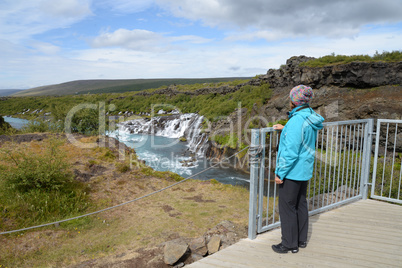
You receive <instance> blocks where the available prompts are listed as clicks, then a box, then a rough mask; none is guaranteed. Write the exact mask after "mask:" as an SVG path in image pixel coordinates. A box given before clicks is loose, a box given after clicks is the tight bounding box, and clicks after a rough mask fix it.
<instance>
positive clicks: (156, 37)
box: [90, 29, 211, 52]
mask: <svg viewBox="0 0 402 268" xmlns="http://www.w3.org/2000/svg"><path fill="white" fill-rule="evenodd" d="M210 41H211V40H210V39H206V38H202V37H199V36H194V35H182V36H168V35H166V34H161V33H156V32H151V31H147V30H142V29H134V30H127V29H118V30H116V31H114V32H111V33H110V32H104V33H101V34H100V35H99V36H98V37H96V38H94V39H93V40H92V41H90V44H91V46H92V47H94V48H102V47H120V48H127V49H131V50H136V51H153V52H166V51H168V50H174V49H179V48H178V47H175V46H174V45H173V43H181V42H187V43H192V44H202V43H207V42H210Z"/></svg>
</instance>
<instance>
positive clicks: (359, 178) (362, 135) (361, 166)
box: [357, 123, 364, 195]
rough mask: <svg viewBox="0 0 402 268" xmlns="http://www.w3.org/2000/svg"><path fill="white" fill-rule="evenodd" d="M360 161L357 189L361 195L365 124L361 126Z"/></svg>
mask: <svg viewBox="0 0 402 268" xmlns="http://www.w3.org/2000/svg"><path fill="white" fill-rule="evenodd" d="M360 136H361V137H360V160H359V168H358V171H359V172H358V173H357V187H359V194H360V195H361V194H362V193H363V190H362V187H361V184H360V181H361V179H362V171H363V157H364V156H363V144H364V143H363V141H364V125H363V123H362V124H361V134H360Z"/></svg>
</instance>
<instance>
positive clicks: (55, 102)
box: [0, 84, 272, 134]
mask: <svg viewBox="0 0 402 268" xmlns="http://www.w3.org/2000/svg"><path fill="white" fill-rule="evenodd" d="M189 89H191V87H190V88H189ZM192 90H193V89H192ZM271 95H272V90H271V89H270V87H269V85H268V84H264V85H262V86H251V85H245V86H243V87H241V88H240V89H239V90H237V91H235V92H233V93H229V94H226V95H221V94H216V93H212V94H206V95H198V96H196V95H188V94H184V93H183V94H178V95H173V96H167V95H164V94H153V95H148V96H143V95H136V94H135V93H132V92H130V93H121V94H111V93H109V94H94V95H77V96H60V97H49V96H48V97H44V96H42V97H24V98H20V97H19V98H8V99H5V100H2V101H0V114H4V115H11V116H17V117H22V118H28V119H33V118H37V117H43V116H45V115H46V117H52V119H53V122H54V123H58V124H61V125H60V128H63V126H62V124H63V123H64V120H65V118H66V115H67V113H68V112H69V111H71V109H72V108H74V107H77V105H80V104H81V105H83V104H89V105H92V106H94V105H95V106H96V107H95V108H94V107H92V106H91V108H85V109H84V108H82V109H79V110H78V111H77V112H76V113H75V114H74V117H73V120H72V130H73V132H79V133H86V132H90V134H94V130H95V129H97V125H96V123H95V122H98V121H99V120H98V118H99V112H100V109H99V104H102V103H103V104H104V105H105V106H104V107H105V110H104V112H105V113H107V112H109V113H110V114H113V115H119V114H121V113H124V112H126V111H130V112H133V113H135V114H138V113H141V112H147V113H151V112H152V107H154V105H156V104H158V107H156V108H155V109H161V108H164V109H165V110H169V109H173V108H172V107H174V108H178V109H180V110H181V112H183V113H199V114H200V115H204V116H205V117H206V118H208V120H210V121H216V120H218V119H219V118H220V117H221V116H227V115H229V114H230V113H232V112H233V111H234V110H235V109H236V108H237V107H238V103H239V102H240V103H241V105H242V107H246V108H248V109H249V110H251V109H252V107H253V105H254V103H256V104H257V105H258V106H262V105H263V104H264V103H266V102H267V101H268V100H269V99H270V97H271ZM165 107H167V108H165ZM28 109H29V112H24V111H26V110H28ZM35 111H36V112H35ZM38 111H40V112H38ZM49 113H50V114H49Z"/></svg>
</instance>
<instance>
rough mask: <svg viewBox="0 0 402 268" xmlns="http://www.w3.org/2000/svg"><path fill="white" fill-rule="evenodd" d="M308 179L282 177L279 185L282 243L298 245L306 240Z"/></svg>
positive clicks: (293, 246) (288, 245)
mask: <svg viewBox="0 0 402 268" xmlns="http://www.w3.org/2000/svg"><path fill="white" fill-rule="evenodd" d="M307 185H308V181H294V180H289V179H284V180H283V183H282V184H280V185H279V216H280V218H281V229H282V245H284V246H285V247H288V248H295V247H298V244H299V242H307V232H308V204H307V200H306V193H307Z"/></svg>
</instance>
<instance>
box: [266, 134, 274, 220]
mask: <svg viewBox="0 0 402 268" xmlns="http://www.w3.org/2000/svg"><path fill="white" fill-rule="evenodd" d="M273 135H275V132H273V133H271V134H270V135H269V156H268V167H269V172H268V190H267V191H268V192H267V218H266V221H267V225H269V198H270V193H271V168H272V163H271V158H272V136H273Z"/></svg>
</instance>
